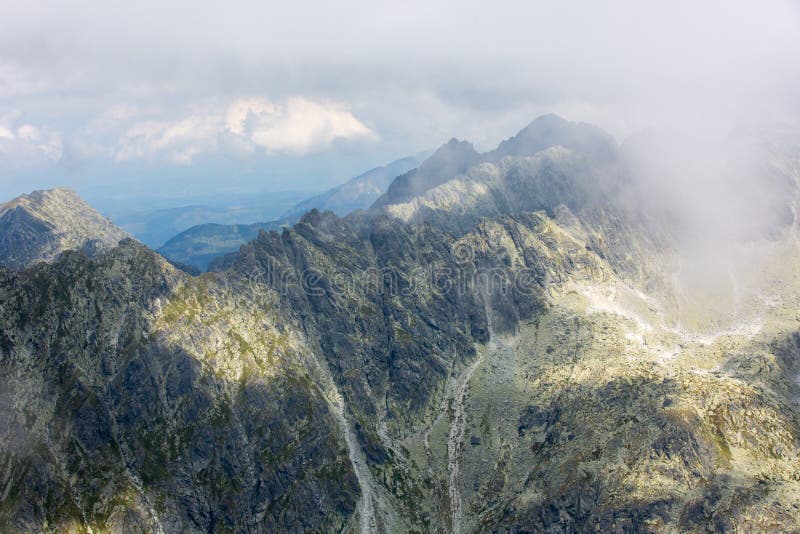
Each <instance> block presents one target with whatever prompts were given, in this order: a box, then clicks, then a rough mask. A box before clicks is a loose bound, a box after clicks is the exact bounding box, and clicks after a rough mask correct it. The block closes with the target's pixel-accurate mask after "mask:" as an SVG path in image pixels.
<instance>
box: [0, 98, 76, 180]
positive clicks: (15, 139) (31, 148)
mask: <svg viewBox="0 0 800 534" xmlns="http://www.w3.org/2000/svg"><path fill="white" fill-rule="evenodd" d="M20 117H21V114H20V113H19V112H18V111H13V112H11V113H8V114H6V115H4V116H0V167H2V168H21V167H33V166H38V165H43V164H50V163H55V162H57V161H58V160H59V159H60V158H61V154H62V146H63V145H62V139H61V135H60V134H59V133H58V132H54V131H52V130H50V129H48V128H42V127H37V126H34V125H33V124H27V123H20V120H19V119H20Z"/></svg>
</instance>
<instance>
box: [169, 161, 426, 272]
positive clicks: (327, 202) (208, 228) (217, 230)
mask: <svg viewBox="0 0 800 534" xmlns="http://www.w3.org/2000/svg"><path fill="white" fill-rule="evenodd" d="M428 155H429V153H424V152H423V153H420V154H417V155H415V156H409V157H406V158H402V159H399V160H397V161H393V162H391V163H389V164H388V165H385V166H383V167H376V168H374V169H371V170H369V171H367V172H365V173H363V174H361V175H359V176H356V177H355V178H352V179H350V180H348V181H347V182H345V183H343V184H342V185H339V186H337V187H334V188H332V189H330V190H328V191H326V192H325V193H322V194H320V195H317V196H314V197H311V198H309V199H306V200H304V201H302V202H300V203H299V204H296V205H295V206H293V207H292V208H290V209H289V210H287V211H286V212H285V213H283V215H281V216H280V217H278V218H277V219H275V220H273V221H268V222H257V223H252V224H216V223H213V224H198V225H196V226H192V227H191V228H189V229H187V230H185V231H183V232H181V233H179V234H178V235H175V236H174V237H172V238H171V239H169V240H168V241H167V242H166V243H164V245H163V246H161V247H160V248H158V252H159V253H160V254H162V255H163V256H164V257H165V258H168V259H170V260H172V261H176V262H180V263H183V264H187V265H192V266H194V267H196V268H198V269H200V270H203V271H205V270H206V269H208V267H209V264H210V263H211V262H212V261H213V260H214V259H215V258H219V257H221V256H224V255H225V254H228V253H231V252H235V251H237V250H238V249H239V247H240V246H241V245H243V244H245V243H247V242H248V241H250V240H251V239H253V238H255V237H256V236H257V235H258V232H259V231H260V230H265V231H269V230H277V229H279V228H281V227H283V226H289V225H292V224H294V223H296V222H297V221H298V220H299V219H300V217H301V216H302V215H303V214H305V213H306V212H308V211H310V210H312V209H318V210H321V211H332V212H334V213H336V214H337V215H346V214H348V213H350V212H352V211H355V210H359V209H364V208H368V207H369V206H370V205H372V203H373V202H374V201H375V200H376V199H377V198H378V197H380V196H381V195H382V194H383V193H385V192H386V190H387V189H388V188H389V185H390V184H391V183H392V180H394V179H395V178H396V177H397V176H399V175H401V174H403V173H405V172H407V171H408V170H409V169H413V168H415V167H416V166H417V165H419V164H420V162H421V161H423V160H424V159H425V158H426V157H427V156H428Z"/></svg>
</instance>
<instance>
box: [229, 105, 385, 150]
mask: <svg viewBox="0 0 800 534" xmlns="http://www.w3.org/2000/svg"><path fill="white" fill-rule="evenodd" d="M225 125H226V127H227V128H228V130H230V131H231V132H232V133H235V134H238V135H242V136H244V137H247V138H248V139H250V140H251V141H252V142H253V143H255V144H256V145H258V146H260V147H262V148H264V150H266V151H267V153H286V154H299V155H302V154H307V153H309V152H314V151H317V150H321V149H324V148H327V147H329V146H330V145H331V144H332V143H333V142H334V141H335V140H337V139H357V138H375V137H376V134H375V133H374V132H373V131H372V130H370V129H369V128H368V127H367V126H365V125H364V124H363V123H362V122H361V121H359V120H358V119H357V118H355V117H354V116H353V114H352V113H350V112H349V111H347V110H346V109H345V108H344V107H343V106H341V105H339V104H336V103H329V102H315V101H313V100H309V99H306V98H301V97H293V98H289V99H288V100H287V101H286V102H285V103H284V104H282V105H276V104H274V103H272V102H270V101H268V100H266V99H263V98H256V99H239V100H236V101H235V102H233V103H232V104H231V105H230V106H229V107H228V111H227V112H226V114H225Z"/></svg>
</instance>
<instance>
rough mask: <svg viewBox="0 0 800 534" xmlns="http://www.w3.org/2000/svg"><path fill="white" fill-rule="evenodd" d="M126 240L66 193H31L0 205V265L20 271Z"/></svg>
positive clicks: (95, 250)
mask: <svg viewBox="0 0 800 534" xmlns="http://www.w3.org/2000/svg"><path fill="white" fill-rule="evenodd" d="M129 237H130V236H129V235H128V234H127V233H126V232H124V231H123V230H121V229H119V228H117V227H116V226H114V224H113V223H112V222H111V221H109V220H108V219H107V218H105V217H103V216H102V215H101V214H100V213H98V212H97V211H95V210H94V209H93V208H92V207H91V206H89V205H88V204H87V203H86V202H84V201H83V200H82V199H81V198H80V197H79V196H78V195H77V194H76V193H75V192H74V191H70V190H69V189H51V190H48V191H34V192H33V193H31V194H29V195H22V196H21V197H18V198H15V199H14V200H12V201H10V202H7V203H6V204H3V205H0V264H2V265H5V266H6V267H10V268H12V269H22V268H25V267H28V266H31V265H33V264H34V263H37V262H40V261H44V262H49V261H53V260H54V259H55V258H56V257H58V255H59V254H61V253H62V252H64V251H65V250H83V251H85V252H86V253H87V254H89V255H93V254H97V253H98V252H100V251H104V250H108V249H110V248H112V247H115V246H116V245H117V243H119V242H120V241H121V240H122V239H125V238H129Z"/></svg>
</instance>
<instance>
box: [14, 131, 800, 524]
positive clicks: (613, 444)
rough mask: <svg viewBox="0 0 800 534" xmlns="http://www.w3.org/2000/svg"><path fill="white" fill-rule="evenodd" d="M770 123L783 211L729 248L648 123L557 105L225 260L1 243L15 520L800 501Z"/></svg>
mask: <svg viewBox="0 0 800 534" xmlns="http://www.w3.org/2000/svg"><path fill="white" fill-rule="evenodd" d="M754 146H756V147H757V150H756V149H754V152H753V153H754V154H759V155H760V156H763V157H762V158H761V159H758V160H757V161H758V162H759V165H757V166H754V167H753V169H754V171H753V172H758V174H759V176H765V177H766V181H765V182H764V183H768V184H772V185H771V186H770V187H772V186H774V194H763V195H761V196H759V197H758V198H753V199H752V203H753V204H754V205H756V204H757V206H756V207H757V208H758V209H755V208H754V209H753V212H752V213H762V212H763V213H770V214H774V213H780V214H781V215H780V216H779V217H767V218H765V222H764V224H763V225H757V224H753V225H749V226H748V227H747V230H748V231H747V232H744V231H741V232H739V231H738V230H737V232H733V233H732V232H728V233H726V234H725V236H726V238H730V239H729V240H728V241H726V242H725V247H726V250H727V254H726V255H725V259H726V263H725V265H724V266H723V269H722V270H719V268H718V267H719V266H718V265H716V264H713V263H708V262H706V261H705V256H697V257H695V256H690V255H688V254H687V253H686V251H687V250H689V249H691V247H689V246H688V245H687V243H688V244H695V243H697V240H696V239H694V238H692V239H688V238H687V235H685V234H684V233H683V230H682V229H683V228H684V226H683V225H680V224H676V222H675V219H676V218H678V217H680V216H681V214H680V212H677V211H676V210H675V209H674V206H672V205H670V204H669V202H668V200H665V201H664V202H662V203H661V204H660V205H659V206H658V209H656V206H655V204H654V200H653V198H652V197H651V196H647V189H648V188H649V187H651V186H652V184H651V183H649V182H647V181H646V180H641V179H640V177H639V176H638V175H637V173H638V172H643V171H641V169H642V168H643V167H642V166H641V165H639V164H638V163H639V162H640V160H639V159H637V158H635V157H634V155H636V154H633V153H632V152H631V151H633V148H631V147H630V146H628V147H627V148H626V149H625V150H621V149H620V148H619V147H618V146H617V144H616V142H615V141H614V140H613V138H611V137H610V136H609V135H608V134H606V133H604V132H602V131H601V130H599V129H597V128H595V127H592V126H589V125H584V124H576V123H571V122H567V121H564V120H562V119H560V118H558V117H554V116H546V117H542V118H540V119H537V120H536V121H534V122H533V123H532V124H531V125H530V126H528V127H527V128H526V129H524V130H523V131H522V132H520V133H519V134H518V135H517V136H515V137H513V138H511V139H509V140H507V141H505V142H503V143H502V144H501V145H500V146H499V147H498V148H497V150H495V151H492V152H489V153H486V154H479V153H477V152H476V151H475V150H474V149H473V148H472V147H471V146H470V145H468V144H467V143H464V142H459V141H451V142H450V143H448V144H446V145H445V146H443V147H442V148H441V149H439V150H438V151H437V152H435V153H434V154H433V155H431V156H430V158H429V159H428V160H426V161H425V162H423V163H422V164H421V165H420V166H419V168H418V169H416V170H414V171H410V172H408V173H406V174H403V175H401V176H399V177H398V178H397V179H396V180H395V182H393V183H392V185H391V186H390V187H389V188H388V191H387V193H386V194H385V195H384V196H383V197H381V198H380V199H378V201H376V203H375V204H374V205H373V207H372V208H371V209H370V210H368V211H365V212H358V213H355V214H352V215H350V216H347V217H339V216H337V215H334V214H333V213H321V212H319V211H311V212H309V213H307V214H305V215H304V216H303V217H302V218H301V219H300V221H299V222H298V223H297V224H296V225H294V226H293V227H292V228H286V229H283V230H281V231H280V232H269V233H267V232H261V233H260V234H259V235H258V237H257V238H256V239H254V240H253V241H251V242H249V243H248V244H246V245H245V246H243V247H242V248H241V250H240V251H239V252H238V253H237V254H236V255H234V256H232V257H230V258H229V259H228V260H227V261H226V264H227V265H228V268H227V269H226V270H223V271H220V272H214V273H206V274H202V275H199V276H190V275H189V274H187V273H185V272H183V271H180V270H178V269H176V268H175V267H173V266H172V265H170V264H169V263H167V262H166V261H165V260H164V259H163V258H161V257H160V256H159V255H157V254H156V253H154V252H152V251H150V250H148V249H147V248H145V247H144V246H142V245H140V244H138V243H136V242H135V241H133V240H130V239H128V240H123V241H122V242H121V243H120V244H119V245H118V246H117V247H115V248H113V249H111V250H108V251H106V252H103V253H100V254H99V255H96V256H95V257H87V255H86V254H84V253H81V252H80V251H67V252H64V253H62V254H61V255H60V256H59V257H58V258H57V259H55V260H54V261H51V262H49V263H38V264H36V265H34V266H33V267H30V268H28V269H25V270H14V271H12V270H2V271H0V314H2V318H1V319H2V323H1V324H2V332H0V350H2V360H0V362H1V364H0V428H2V434H3V440H0V465H2V466H3V469H2V470H0V488H2V491H3V494H2V503H1V505H0V525H2V530H4V531H20V532H29V531H69V530H71V531H76V532H81V531H89V530H91V531H93V532H97V531H111V532H131V531H148V532H150V531H152V532H159V531H161V532H225V531H235V532H244V531H264V532H303V531H308V532H461V533H466V532H562V531H566V532H584V531H619V532H675V531H707V530H719V531H729V530H737V529H738V530H742V531H792V530H796V529H798V528H800V525H798V517H800V482H798V481H799V480H800V468H799V467H798V466H800V458H798V434H799V433H800V420H799V419H798V417H799V416H800V412H799V411H798V405H797V402H796V398H798V396H799V395H800V389H799V388H798V386H797V383H796V377H797V375H798V372H800V366H798V360H797V357H798V350H799V349H798V346H800V345H798V343H800V342H799V341H798V340H799V339H800V337H799V336H798V334H797V329H798V327H797V314H796V310H797V309H798V304H800V302H798V300H800V299H799V298H798V297H799V296H800V279H798V273H799V272H800V270H798V269H797V267H798V266H800V246H798V240H797V224H796V221H795V213H797V198H798V194H797V193H798V187H797V183H798V178H799V177H798V172H797V169H798V168H800V165H798V162H799V161H800V158H798V157H797V156H798V151H797V149H796V147H797V144H796V143H795V144H792V143H791V142H789V141H788V140H787V139H786V138H783V137H781V138H780V139H779V140H777V141H776V140H774V139H770V140H764V139H762V140H760V141H759V142H758V143H756V144H755V145H754ZM637 154H638V153H637ZM766 154H768V155H769V156H768V157H767V156H766ZM634 162H636V163H634ZM643 184H645V185H643ZM770 191H772V189H770ZM768 192H769V191H768ZM732 205H735V204H732ZM736 206H738V205H736ZM768 208H769V209H768ZM714 235H715V236H716V235H717V234H714ZM720 235H721V234H720ZM698 257H699V258H701V259H702V260H703V261H702V262H701V260H700V259H698ZM701 263H702V266H703V267H704V270H703V269H699V268H697V266H698V265H699V264H701ZM697 272H701V274H702V273H710V274H709V275H708V276H707V277H704V276H701V275H697V276H695V274H696V273H697Z"/></svg>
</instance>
